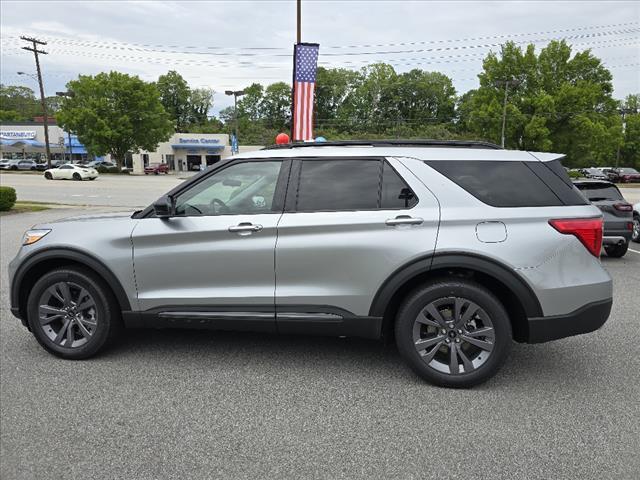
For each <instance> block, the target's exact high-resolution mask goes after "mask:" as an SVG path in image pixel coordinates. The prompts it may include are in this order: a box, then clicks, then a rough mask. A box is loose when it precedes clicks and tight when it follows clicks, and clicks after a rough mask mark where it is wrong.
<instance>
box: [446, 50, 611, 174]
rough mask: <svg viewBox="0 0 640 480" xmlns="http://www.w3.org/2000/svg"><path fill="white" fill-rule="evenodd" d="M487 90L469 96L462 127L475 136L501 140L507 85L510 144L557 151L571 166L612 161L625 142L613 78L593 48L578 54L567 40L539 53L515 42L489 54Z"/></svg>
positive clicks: (463, 103) (484, 77)
mask: <svg viewBox="0 0 640 480" xmlns="http://www.w3.org/2000/svg"><path fill="white" fill-rule="evenodd" d="M478 77H479V79H480V88H478V89H476V90H473V91H471V92H468V93H467V94H465V95H464V96H463V97H462V98H461V100H460V102H459V108H458V126H459V130H460V131H461V132H469V133H470V134H471V135H472V136H474V137H476V138H481V139H485V140H490V141H494V142H499V141H500V136H501V129H502V111H503V102H504V95H505V82H508V84H507V90H508V103H507V123H506V130H505V137H506V146H507V147H508V148H521V149H527V150H542V151H550V150H555V151H558V152H562V153H565V154H567V160H568V162H567V163H568V164H570V165H573V166H591V165H598V164H600V165H603V164H605V163H611V162H612V160H613V159H614V158H615V155H616V152H617V150H618V148H619V146H620V145H621V144H622V142H623V138H622V126H621V122H620V119H619V115H618V113H617V102H616V101H615V100H614V99H613V98H612V96H611V94H612V91H613V87H612V84H611V79H612V77H611V73H610V72H609V71H608V70H607V69H606V68H605V67H604V66H603V65H602V63H601V61H600V60H599V59H598V58H596V57H594V56H593V55H592V54H591V52H590V51H589V50H586V51H583V52H580V53H577V54H575V55H573V56H572V52H571V47H570V46H569V45H568V44H567V43H566V42H564V41H553V42H550V43H549V44H548V45H547V47H545V48H543V49H542V50H541V51H540V53H539V55H536V52H535V47H534V46H533V45H529V46H528V47H526V48H525V49H524V50H523V49H522V48H520V47H518V46H517V45H516V44H514V43H512V42H508V43H506V44H505V45H503V47H502V49H501V52H500V54H499V55H496V54H494V53H490V54H489V55H488V56H487V57H486V58H485V60H484V62H483V72H482V73H481V74H480V75H479V76H478Z"/></svg>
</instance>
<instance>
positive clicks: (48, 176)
mask: <svg viewBox="0 0 640 480" xmlns="http://www.w3.org/2000/svg"><path fill="white" fill-rule="evenodd" d="M44 178H46V179H47V180H52V179H53V177H52V176H51V172H44Z"/></svg>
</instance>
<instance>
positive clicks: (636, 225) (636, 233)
mask: <svg viewBox="0 0 640 480" xmlns="http://www.w3.org/2000/svg"><path fill="white" fill-rule="evenodd" d="M631 240H633V241H634V242H637V243H640V202H638V203H636V204H635V205H634V206H633V232H632V233H631Z"/></svg>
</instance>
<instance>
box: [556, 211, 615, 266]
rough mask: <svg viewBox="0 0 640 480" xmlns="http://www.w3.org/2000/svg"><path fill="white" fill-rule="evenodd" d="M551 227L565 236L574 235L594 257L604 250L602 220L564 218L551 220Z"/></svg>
mask: <svg viewBox="0 0 640 480" xmlns="http://www.w3.org/2000/svg"><path fill="white" fill-rule="evenodd" d="M549 225H551V226H552V227H553V228H555V229H556V230H557V231H559V232H560V233H563V234H565V235H574V236H575V237H576V238H577V239H578V240H580V242H582V244H583V245H584V246H585V247H586V248H587V250H589V252H590V253H591V254H592V255H593V256H594V257H599V256H600V250H601V249H602V225H603V222H602V218H564V219H555V220H549Z"/></svg>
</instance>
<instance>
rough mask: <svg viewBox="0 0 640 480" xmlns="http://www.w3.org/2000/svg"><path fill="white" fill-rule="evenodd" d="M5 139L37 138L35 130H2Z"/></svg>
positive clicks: (0, 134) (0, 135)
mask: <svg viewBox="0 0 640 480" xmlns="http://www.w3.org/2000/svg"><path fill="white" fill-rule="evenodd" d="M0 138H2V139H3V140H32V139H34V138H36V131H35V130H0Z"/></svg>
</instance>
